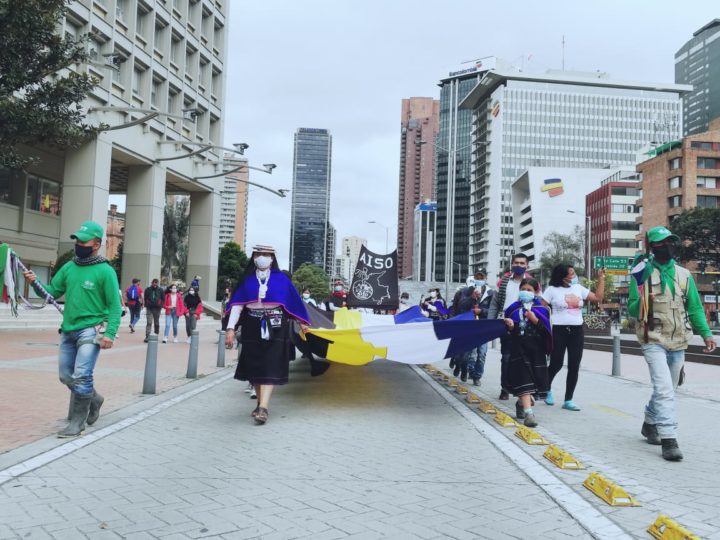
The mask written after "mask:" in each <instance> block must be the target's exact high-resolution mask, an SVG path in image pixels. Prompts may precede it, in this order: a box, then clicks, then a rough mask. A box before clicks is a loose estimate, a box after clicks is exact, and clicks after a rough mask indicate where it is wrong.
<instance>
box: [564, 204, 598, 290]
mask: <svg viewBox="0 0 720 540" xmlns="http://www.w3.org/2000/svg"><path fill="white" fill-rule="evenodd" d="M568 212H569V213H570V214H580V212H576V211H575V210H568ZM591 230H592V218H591V217H590V216H587V215H586V216H585V237H586V242H587V263H586V264H587V266H586V271H585V272H586V274H587V278H588V279H592V244H591V236H590V231H591Z"/></svg>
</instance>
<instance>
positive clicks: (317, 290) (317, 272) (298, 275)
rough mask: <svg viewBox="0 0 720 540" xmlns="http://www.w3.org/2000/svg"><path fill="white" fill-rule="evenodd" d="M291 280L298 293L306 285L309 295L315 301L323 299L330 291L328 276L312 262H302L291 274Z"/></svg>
mask: <svg viewBox="0 0 720 540" xmlns="http://www.w3.org/2000/svg"><path fill="white" fill-rule="evenodd" d="M292 281H293V285H295V288H296V289H297V290H298V292H299V293H302V291H303V289H304V288H306V287H307V288H308V289H310V295H311V296H312V297H313V298H314V299H315V300H317V301H320V300H324V299H325V297H326V296H327V295H328V294H329V291H330V278H329V277H328V275H327V274H326V273H325V271H324V270H323V269H322V268H320V267H319V266H315V265H314V264H310V263H305V264H303V265H302V266H301V267H300V268H298V269H297V270H296V271H295V273H294V274H293V277H292Z"/></svg>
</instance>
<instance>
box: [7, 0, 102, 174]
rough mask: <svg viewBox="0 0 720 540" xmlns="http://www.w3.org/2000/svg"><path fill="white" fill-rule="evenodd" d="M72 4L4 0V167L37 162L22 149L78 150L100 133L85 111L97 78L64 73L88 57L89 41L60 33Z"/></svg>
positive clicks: (61, 0)
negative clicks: (21, 152) (85, 104)
mask: <svg viewBox="0 0 720 540" xmlns="http://www.w3.org/2000/svg"><path fill="white" fill-rule="evenodd" d="M66 4H67V1H66V0H0V28H2V32H0V167H5V168H9V169H21V168H24V167H25V166H26V165H28V164H30V163H32V162H34V161H35V158H33V157H32V156H31V157H27V156H24V155H21V154H20V152H19V150H18V146H19V145H30V146H32V145H37V144H46V145H51V146H56V147H60V148H66V147H75V146H79V145H80V144H82V143H83V142H84V141H85V140H87V138H88V137H89V136H90V135H91V134H92V133H93V132H95V131H96V130H95V129H93V128H91V127H90V126H88V125H86V124H84V120H85V113H84V111H83V109H82V108H81V107H80V103H81V102H82V101H83V100H84V99H85V97H86V96H87V94H88V92H90V90H91V89H92V88H93V87H94V86H95V84H96V83H97V81H96V79H94V78H93V77H90V76H89V75H87V74H79V73H75V72H73V71H63V70H64V69H65V68H68V67H70V66H72V65H73V64H77V63H80V62H85V61H87V57H88V53H87V51H86V45H85V42H86V38H82V39H69V38H67V37H66V36H61V35H60V34H59V33H58V31H57V29H58V27H59V26H60V24H61V22H62V19H63V17H64V14H65V11H66V9H67V6H66Z"/></svg>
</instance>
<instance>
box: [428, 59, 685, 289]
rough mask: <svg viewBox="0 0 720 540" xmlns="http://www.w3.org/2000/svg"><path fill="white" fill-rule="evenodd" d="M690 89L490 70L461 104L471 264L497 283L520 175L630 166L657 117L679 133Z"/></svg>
mask: <svg viewBox="0 0 720 540" xmlns="http://www.w3.org/2000/svg"><path fill="white" fill-rule="evenodd" d="M688 90H690V87H689V86H687V85H676V84H661V83H639V82H621V81H613V80H612V79H610V78H609V77H608V75H607V74H606V73H599V72H597V73H596V72H593V73H576V72H567V71H555V72H554V71H550V72H548V73H546V74H528V73H520V72H507V71H502V70H492V71H490V72H488V73H487V74H486V75H485V76H484V77H483V79H482V81H481V82H480V83H479V84H478V85H477V86H476V87H475V88H474V89H473V90H472V91H471V92H470V93H469V94H468V96H467V97H466V98H465V100H464V101H463V102H462V104H461V108H463V109H467V110H470V111H473V118H474V120H473V136H474V138H473V143H474V149H473V154H472V160H473V161H472V170H473V174H472V191H471V195H470V197H471V200H470V204H471V210H470V265H471V266H473V267H485V268H487V270H488V275H489V276H490V277H492V278H495V277H496V276H497V275H498V273H499V272H500V270H501V261H500V258H501V253H502V251H503V250H508V249H510V250H512V249H515V248H514V242H513V215H512V209H513V208H512V205H513V203H512V200H511V184H512V182H513V181H514V180H515V179H516V178H517V177H518V176H520V174H521V173H522V172H523V171H525V170H526V169H528V168H529V167H533V166H539V167H579V168H610V167H618V166H622V165H634V164H635V156H636V152H637V150H638V149H639V148H640V147H642V146H646V145H647V144H648V143H649V142H650V141H653V140H657V139H656V136H657V132H656V120H657V118H658V117H675V118H677V119H678V122H677V124H675V128H674V129H671V130H670V131H669V133H668V136H669V137H670V138H671V140H674V139H676V138H677V137H678V136H679V134H680V130H681V126H680V123H681V119H680V107H681V102H680V96H681V95H682V94H683V93H684V92H687V91H688ZM582 206H583V203H582V201H579V202H578V208H579V209H581V208H582ZM548 219H552V216H548ZM438 256H439V255H438Z"/></svg>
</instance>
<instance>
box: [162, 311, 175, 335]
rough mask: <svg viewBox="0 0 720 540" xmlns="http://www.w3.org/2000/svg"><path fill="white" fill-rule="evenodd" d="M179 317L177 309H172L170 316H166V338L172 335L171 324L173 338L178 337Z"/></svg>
mask: <svg viewBox="0 0 720 540" xmlns="http://www.w3.org/2000/svg"><path fill="white" fill-rule="evenodd" d="M177 323H178V315H177V309H175V308H172V310H171V311H170V314H169V315H165V337H168V334H169V333H170V324H172V329H173V337H177Z"/></svg>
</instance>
